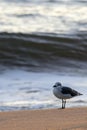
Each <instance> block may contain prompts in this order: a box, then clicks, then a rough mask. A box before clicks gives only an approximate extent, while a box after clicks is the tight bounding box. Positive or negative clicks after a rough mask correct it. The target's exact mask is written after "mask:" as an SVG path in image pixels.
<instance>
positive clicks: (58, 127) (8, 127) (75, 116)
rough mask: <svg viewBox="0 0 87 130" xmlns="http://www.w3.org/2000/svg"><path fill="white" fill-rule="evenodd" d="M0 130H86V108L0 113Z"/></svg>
mask: <svg viewBox="0 0 87 130" xmlns="http://www.w3.org/2000/svg"><path fill="white" fill-rule="evenodd" d="M0 130H87V107H80V108H66V109H46V110H28V111H14V112H0Z"/></svg>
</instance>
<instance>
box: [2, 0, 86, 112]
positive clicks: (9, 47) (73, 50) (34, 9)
mask: <svg viewBox="0 0 87 130" xmlns="http://www.w3.org/2000/svg"><path fill="white" fill-rule="evenodd" d="M0 5H1V6H0V111H13V110H29V109H44V108H55V107H56V108H60V107H61V100H59V99H56V97H54V95H53V93H52V89H53V88H52V86H53V85H54V84H55V82H58V81H59V82H61V83H62V84H63V85H64V86H70V87H72V88H74V89H76V90H77V91H79V92H81V93H83V96H79V97H76V98H72V99H70V100H68V101H67V107H78V106H87V15H86V12H87V1H86V0H76V1H75V0H61V1H59V0H41V1H40V0H33V1H30V0H19V1H17V0H14V1H11V0H0Z"/></svg>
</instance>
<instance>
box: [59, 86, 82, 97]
mask: <svg viewBox="0 0 87 130" xmlns="http://www.w3.org/2000/svg"><path fill="white" fill-rule="evenodd" d="M61 92H62V93H63V94H70V95H71V96H72V97H74V96H78V95H81V94H80V93H78V92H77V91H76V90H74V89H71V88H69V87H62V90H61Z"/></svg>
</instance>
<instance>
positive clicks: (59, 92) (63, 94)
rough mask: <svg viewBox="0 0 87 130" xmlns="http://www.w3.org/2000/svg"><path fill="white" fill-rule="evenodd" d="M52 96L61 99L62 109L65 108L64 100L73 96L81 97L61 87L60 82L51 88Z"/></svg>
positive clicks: (67, 88)
mask: <svg viewBox="0 0 87 130" xmlns="http://www.w3.org/2000/svg"><path fill="white" fill-rule="evenodd" d="M53 94H54V95H55V96H56V97H57V98H59V99H62V109H64V108H65V105H66V99H70V98H73V97H75V96H80V95H83V94H81V93H79V92H77V91H76V90H74V89H72V88H69V87H66V86H62V84H61V83H60V82H57V83H55V85H54V86H53Z"/></svg>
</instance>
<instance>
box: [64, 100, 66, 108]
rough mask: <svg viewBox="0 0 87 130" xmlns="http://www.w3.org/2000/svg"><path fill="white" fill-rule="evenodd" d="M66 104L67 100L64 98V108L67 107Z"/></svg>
mask: <svg viewBox="0 0 87 130" xmlns="http://www.w3.org/2000/svg"><path fill="white" fill-rule="evenodd" d="M65 105H66V100H64V108H65Z"/></svg>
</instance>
